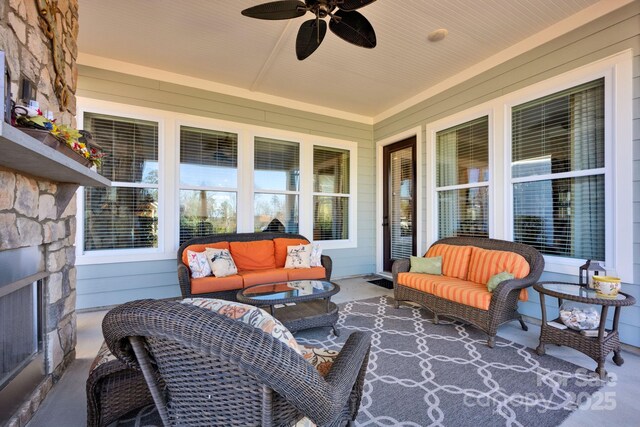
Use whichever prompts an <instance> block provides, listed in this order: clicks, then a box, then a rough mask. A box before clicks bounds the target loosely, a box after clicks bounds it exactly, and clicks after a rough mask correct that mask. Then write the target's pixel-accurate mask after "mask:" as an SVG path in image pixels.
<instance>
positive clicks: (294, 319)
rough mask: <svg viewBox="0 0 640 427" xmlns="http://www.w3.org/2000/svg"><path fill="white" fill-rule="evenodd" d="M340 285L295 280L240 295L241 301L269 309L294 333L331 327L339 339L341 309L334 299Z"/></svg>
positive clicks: (261, 287)
mask: <svg viewBox="0 0 640 427" xmlns="http://www.w3.org/2000/svg"><path fill="white" fill-rule="evenodd" d="M339 291H340V286H338V285H336V284H335V283H332V282H328V281H326V280H295V281H291V282H282V283H269V284H263V285H255V286H250V287H248V288H245V289H242V290H241V291H239V292H238V295H237V299H238V301H240V302H243V303H246V304H251V305H255V306H258V307H269V312H270V313H271V315H272V316H274V317H275V318H276V319H278V320H280V321H281V322H282V324H283V325H284V326H285V327H286V328H287V329H289V330H290V331H291V332H297V331H301V330H303V329H311V328H318V327H321V326H331V327H332V328H333V333H334V334H335V335H336V336H339V335H340V331H338V329H337V328H336V322H337V321H338V306H337V305H335V304H334V303H333V302H331V296H332V295H335V294H337V293H338V292H339Z"/></svg>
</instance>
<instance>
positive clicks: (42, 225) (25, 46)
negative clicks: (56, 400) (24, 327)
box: [0, 0, 78, 426]
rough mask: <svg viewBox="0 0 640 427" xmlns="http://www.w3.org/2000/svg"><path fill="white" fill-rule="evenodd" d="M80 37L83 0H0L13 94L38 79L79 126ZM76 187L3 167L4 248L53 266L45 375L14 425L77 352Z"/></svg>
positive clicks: (46, 97)
mask: <svg viewBox="0 0 640 427" xmlns="http://www.w3.org/2000/svg"><path fill="white" fill-rule="evenodd" d="M47 5H49V6H51V7H52V9H51V10H55V27H56V28H55V33H56V37H55V38H54V42H57V46H58V52H61V53H62V55H59V56H58V62H57V63H56V62H55V61H56V59H55V57H54V54H53V53H54V52H53V48H52V40H51V39H50V38H49V37H47V34H46V33H45V31H44V28H43V26H42V24H43V22H42V18H41V17H40V14H39V8H41V7H44V6H47ZM49 16H51V14H49ZM77 36H78V0H2V1H0V50H2V51H4V52H5V55H6V58H7V65H8V69H9V70H10V73H11V92H12V98H13V99H14V100H16V99H17V97H18V87H19V81H20V76H21V75H23V76H25V77H26V78H28V79H29V80H31V81H32V82H33V83H34V84H35V86H36V88H37V95H36V100H37V101H38V102H39V104H40V109H41V110H42V111H43V112H45V111H51V112H53V114H54V117H55V118H56V119H57V121H58V122H59V123H63V124H67V125H71V126H73V127H76V122H75V113H76V111H75V105H76V103H75V89H76V83H77V67H76V57H77V44H76V41H77ZM62 59H63V61H61V60H62ZM61 64H62V65H61ZM60 70H64V72H62V73H60V72H59V71H60ZM61 74H62V75H61ZM56 76H58V77H59V78H58V82H57V83H56ZM61 83H63V84H64V85H65V86H66V88H67V93H68V100H67V102H66V106H65V107H64V108H62V107H61V105H63V104H64V103H63V102H61V101H60V100H59V99H58V98H59V97H58V95H57V94H56V89H55V88H56V84H57V85H58V87H59V86H60V84H61ZM0 120H1V119H0ZM76 188H77V186H75V185H71V184H62V183H56V182H49V181H47V180H42V179H39V178H35V177H31V176H26V175H24V174H22V173H20V172H16V171H14V170H9V169H1V168H0V251H3V250H9V249H15V248H20V247H25V246H36V247H38V248H39V250H40V254H41V260H40V262H41V270H42V271H46V272H47V273H49V276H48V277H47V278H46V279H45V281H44V283H43V286H44V303H45V306H46V308H45V313H44V317H45V325H46V326H45V333H46V338H45V343H44V353H45V365H46V366H45V369H46V378H45V380H44V381H43V382H42V383H41V384H40V386H39V387H38V388H37V389H36V390H34V392H33V393H32V395H31V398H30V400H29V401H26V402H25V403H24V404H23V405H22V407H21V408H20V410H19V411H18V412H17V413H16V414H14V416H13V418H12V419H11V420H10V421H9V424H8V425H9V426H24V425H25V424H26V423H27V422H28V420H29V419H30V418H31V416H32V415H33V413H34V412H35V411H36V410H37V408H38V406H39V405H40V403H41V401H42V400H43V399H44V397H45V396H46V394H47V392H48V391H49V389H50V388H51V386H52V385H53V384H54V383H55V382H56V381H57V380H58V379H59V378H60V376H61V375H62V373H63V371H64V370H65V368H66V367H67V366H68V365H69V363H70V362H71V361H72V360H73V359H74V358H75V345H76V315H75V305H76V291H75V287H76V269H75V266H74V265H75V247H74V245H75V234H76V218H75V214H76V203H75V195H74V196H73V197H71V198H70V197H69V196H70V195H71V194H72V193H73V192H74V191H75V189H76ZM69 200H70V201H69Z"/></svg>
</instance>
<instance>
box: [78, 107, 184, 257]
mask: <svg viewBox="0 0 640 427" xmlns="http://www.w3.org/2000/svg"><path fill="white" fill-rule="evenodd" d="M77 105H78V108H77V122H78V126H79V127H80V128H83V123H84V116H85V113H96V114H105V115H110V116H114V117H122V118H128V119H138V120H147V121H150V122H155V123H157V124H158V172H159V176H158V185H157V186H156V185H153V186H152V187H153V188H157V189H158V247H156V248H140V249H108V250H96V251H85V250H84V187H80V188H79V189H78V191H77V193H76V199H77V203H76V204H77V216H76V218H77V221H76V264H77V265H87V264H107V263H115V262H126V261H131V260H133V259H135V260H136V261H155V260H163V259H167V258H173V257H175V253H173V252H174V251H172V252H171V253H170V252H167V251H166V250H165V248H166V247H167V243H168V241H170V240H171V237H170V234H167V233H166V232H167V230H168V227H169V226H170V224H169V223H170V222H171V221H167V219H168V217H167V215H166V212H167V209H166V206H168V205H169V203H170V202H171V201H170V200H168V199H169V198H168V197H167V192H166V191H163V189H164V188H165V187H166V182H167V179H169V178H170V176H169V175H170V173H171V172H170V171H168V170H165V166H166V163H167V162H166V158H165V152H166V148H167V147H168V146H170V143H171V142H170V141H167V139H169V138H166V137H165V136H166V135H167V132H166V130H167V129H169V128H170V126H168V121H170V118H169V117H168V115H167V114H162V112H159V111H156V110H152V109H149V108H143V107H135V106H127V107H126V108H122V104H117V103H113V102H107V101H100V100H94V99H90V98H84V97H77ZM114 184H116V186H118V187H136V188H143V187H146V188H149V187H150V186H149V185H148V184H145V183H140V184H139V185H138V184H137V183H129V182H122V183H120V182H116V183H114Z"/></svg>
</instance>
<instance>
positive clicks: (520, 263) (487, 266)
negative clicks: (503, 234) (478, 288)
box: [468, 247, 529, 284]
mask: <svg viewBox="0 0 640 427" xmlns="http://www.w3.org/2000/svg"><path fill="white" fill-rule="evenodd" d="M503 271H507V272H509V273H511V274H513V275H514V276H515V278H516V279H522V278H523V277H526V276H527V274H529V263H528V262H527V260H526V259H524V257H523V256H522V255H520V254H517V253H515V252H509V251H494V250H489V249H482V248H476V247H474V248H473V251H472V252H471V261H470V262H469V277H468V280H470V281H472V282H475V283H481V284H486V283H487V282H488V281H489V279H490V278H491V276H493V275H494V274H498V273H501V272H503Z"/></svg>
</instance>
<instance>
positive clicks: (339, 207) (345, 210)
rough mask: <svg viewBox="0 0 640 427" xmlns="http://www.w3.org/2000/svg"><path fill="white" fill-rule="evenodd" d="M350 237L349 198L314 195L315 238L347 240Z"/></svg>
mask: <svg viewBox="0 0 640 427" xmlns="http://www.w3.org/2000/svg"><path fill="white" fill-rule="evenodd" d="M348 238H349V198H348V197H335V196H314V198H313V239H314V240H346V239H348Z"/></svg>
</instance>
